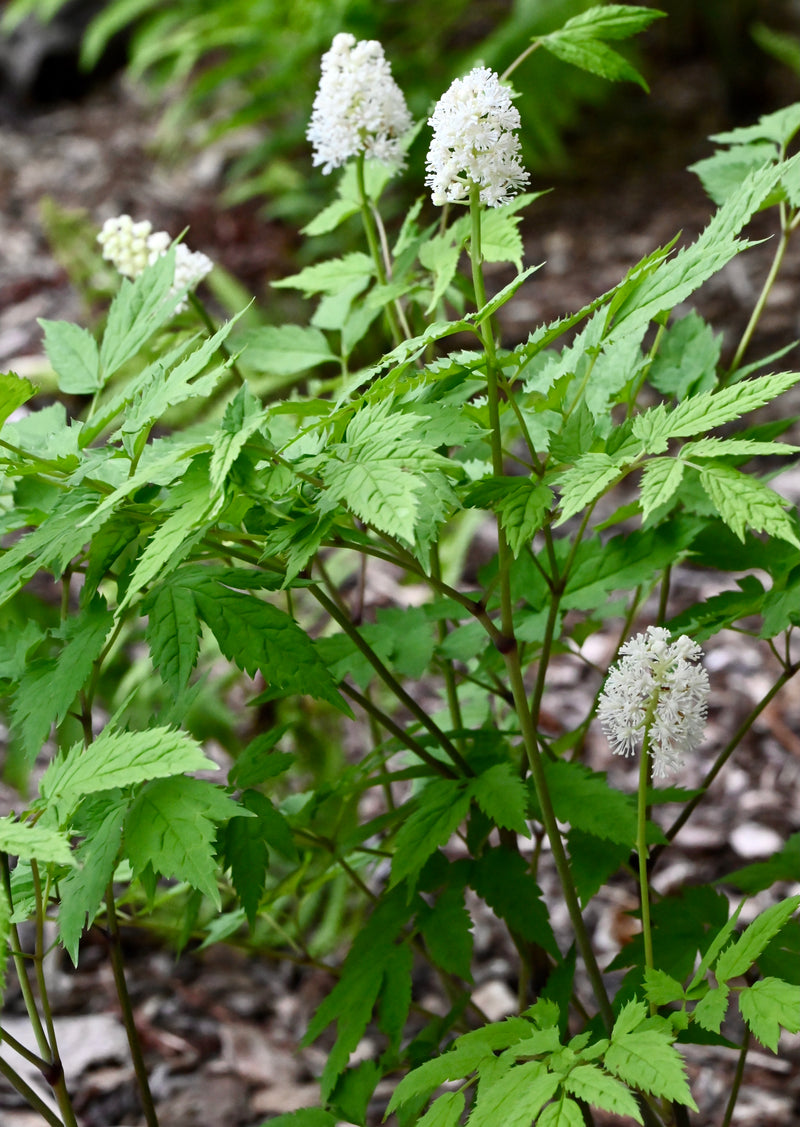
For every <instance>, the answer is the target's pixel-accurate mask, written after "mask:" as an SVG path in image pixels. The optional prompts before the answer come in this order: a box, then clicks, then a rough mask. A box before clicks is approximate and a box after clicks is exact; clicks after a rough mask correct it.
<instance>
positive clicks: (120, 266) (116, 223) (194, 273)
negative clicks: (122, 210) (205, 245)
mask: <svg viewBox="0 0 800 1127" xmlns="http://www.w3.org/2000/svg"><path fill="white" fill-rule="evenodd" d="M97 241H98V242H99V243H100V245H101V246H102V248H103V258H105V259H107V260H108V261H109V262H111V263H113V265H114V266H115V267H116V268H117V270H118V271H119V272H120V274H124V275H125V277H126V278H138V276H139V275H140V274H141V273H142V271H143V270H144V269H145V267H146V266H150V265H151V264H152V263H153V262H155V261H156V259H157V258H160V257H161V255H163V254H166V253H167V251H168V250H169V248H170V245H171V243H172V240H171V239H170V237H169V235H168V233H167V232H166V231H154V230H153V225H152V223H151V222H150V221H149V219H143V220H141V221H140V222H138V223H134V221H133V219H131V217H130V215H117V216H115V217H114V218H113V219H107V220H106V221H105V223H104V224H103V227H102V230H101V231H100V234H99V235H98V236H97ZM213 266H214V263H213V262H212V261H211V259H210V258H209V257H208V255H205V254H203V253H202V252H201V251H191V250H189V248H188V247H186V246H184V244H183V243H178V244H177V245H176V247H175V276H174V279H173V282H172V288H171V290H170V293H172V294H178V293H183V292H185V291H187V290H193V289H194V288H195V286H198V285H199V284H200V282H202V280H203V278H205V276H206V274H208V273H209V272H210V271H211V270H212V268H213ZM185 308H186V302H184V301H182V302H181V303H180V304H179V305H178V306H176V309H175V312H176V313H180V312H181V311H182V310H183V309H185Z"/></svg>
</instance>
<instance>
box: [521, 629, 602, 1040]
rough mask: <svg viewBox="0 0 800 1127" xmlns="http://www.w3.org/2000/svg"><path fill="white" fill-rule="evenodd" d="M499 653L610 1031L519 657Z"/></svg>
mask: <svg viewBox="0 0 800 1127" xmlns="http://www.w3.org/2000/svg"><path fill="white" fill-rule="evenodd" d="M503 656H504V658H505V662H506V668H507V670H508V675H509V680H510V682H511V690H512V692H513V694H514V703H515V705H516V709H517V716H518V718H519V722H520V729H521V731H522V738H523V741H524V743H525V751H526V753H527V756H528V764H529V766H530V769H531V777H532V778H533V784H534V786H535V788H536V797H537V799H538V801H539V807H540V809H541V812H542V822H543V824H544V828H545V833H546V834H547V837H548V840H549V842H550V848H551V850H552V853H553V860H554V862H555V866H556V869H557V871H558V876H559V880H560V881H561V890H562V892H563V894H564V901H565V903H566V906H567V911H568V912H569V917H570V920H571V921H572V928H573V931H574V932H575V939H576V940H577V943H578V948H579V950H580V952H581V955H582V956H583V961H584V965H585V966H586V973H587V974H588V976H589V981H590V982H591V984H592V990H593V991H594V996H595V999H596V1001H597V1005H598V1008H599V1010H600V1014H601V1016H602V1018H603V1024H604V1025H605V1026H606V1028H607V1029H608V1030H609V1032H610V1030H611V1027H612V1026H613V1024H614V1014H613V1011H612V1009H611V1003H610V1002H609V1000H608V994H607V992H606V988H605V984H604V982H603V976H602V974H601V973H600V967H599V966H598V963H597V959H596V958H595V954H594V951H593V950H592V944H591V940H590V939H589V934H588V932H587V930H586V925H585V924H584V922H583V916H582V915H581V906H580V902H579V900H578V894H577V892H576V890H575V883H574V881H573V879H572V872H571V870H570V867H569V861H568V859H567V855H566V852H565V851H564V843H563V841H562V840H561V832H560V831H559V828H558V822H557V821H556V815H555V811H554V810H553V804H552V802H551V800H550V791H549V790H548V787H547V779H546V778H545V773H544V766H543V764H542V757H541V753H540V752H539V746H538V741H537V737H536V730H535V728H534V726H533V720H532V718H531V714H530V710H529V708H528V697H527V693H526V691H525V683H524V681H523V679H522V670H521V669H520V666H519V659H518V656H517V652H516V650H512V651H511V652H510V653H507V654H504V655H503Z"/></svg>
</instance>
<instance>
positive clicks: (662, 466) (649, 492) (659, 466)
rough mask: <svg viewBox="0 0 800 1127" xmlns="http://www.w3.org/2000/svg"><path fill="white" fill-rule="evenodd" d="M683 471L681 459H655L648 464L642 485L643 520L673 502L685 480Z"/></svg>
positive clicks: (643, 474)
mask: <svg viewBox="0 0 800 1127" xmlns="http://www.w3.org/2000/svg"><path fill="white" fill-rule="evenodd" d="M683 470H684V463H683V461H682V460H681V459H680V458H653V459H652V461H650V462H648V463H647V465H646V466H645V467H644V471H643V473H642V484H641V505H642V520H647V518H648V517H649V516H650V514H651V513H652V512H653V511H654V510H655V509H659V508H661V506H662V505H666V504H667V503H668V502H669V501H671V500H672V498H673V497H674V496H675V494H676V493H677V491H678V487H679V486H680V483H681V481H682V480H683Z"/></svg>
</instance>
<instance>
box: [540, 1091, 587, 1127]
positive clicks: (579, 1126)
mask: <svg viewBox="0 0 800 1127" xmlns="http://www.w3.org/2000/svg"><path fill="white" fill-rule="evenodd" d="M584 1123H585V1120H584V1118H583V1112H582V1111H581V1108H580V1104H577V1103H576V1102H575V1100H571V1099H570V1098H569V1096H567V1095H566V1094H565V1093H562V1095H561V1097H560V1099H558V1100H556V1102H555V1103H552V1104H549V1105H548V1107H546V1108H545V1109H544V1111H543V1112H542V1114H541V1115H540V1116H539V1118H538V1119H537V1120H536V1127H583V1125H584Z"/></svg>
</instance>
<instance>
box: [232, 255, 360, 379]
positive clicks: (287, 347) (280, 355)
mask: <svg viewBox="0 0 800 1127" xmlns="http://www.w3.org/2000/svg"><path fill="white" fill-rule="evenodd" d="M298 276H299V275H298ZM277 284H278V285H280V283H277ZM243 344H244V347H245V356H244V359H245V362H246V363H247V365H248V367H251V368H255V370H256V371H258V372H270V373H271V374H272V375H274V376H293V375H295V374H297V373H298V372H306V371H308V370H309V369H311V368H317V367H319V365H320V364H331V363H334V364H338V363H339V358H338V357H337V356H335V355H334V353H333V352H331V347H330V345H329V344H328V340H327V337H326V336H325V335H324V334H323V333H321V332H320V331H319V329H314V328H311V327H308V328H305V327H303V326H302V325H262V326H261V328H258V329H253V330H251V332H249V333H247V334H246V336H245V337H244V340H243Z"/></svg>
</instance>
